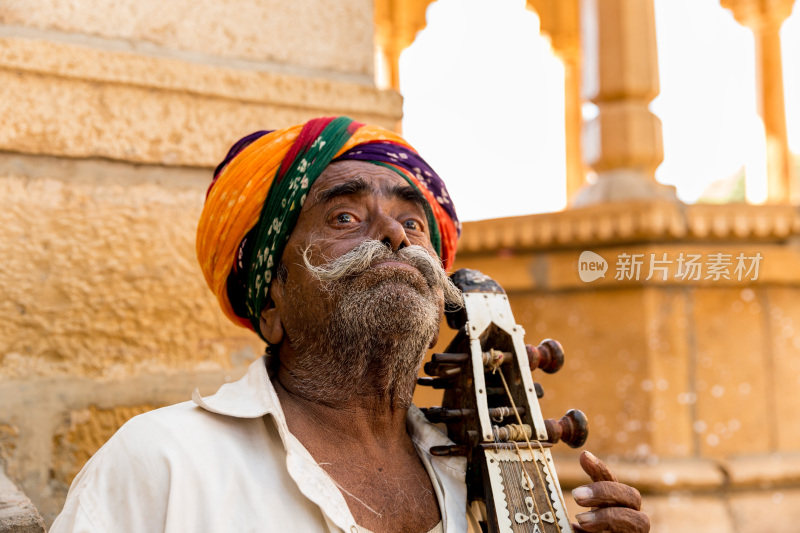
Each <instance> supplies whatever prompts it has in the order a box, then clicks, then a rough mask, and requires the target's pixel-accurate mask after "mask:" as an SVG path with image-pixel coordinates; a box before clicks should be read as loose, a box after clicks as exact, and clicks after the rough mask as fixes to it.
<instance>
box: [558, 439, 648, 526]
mask: <svg viewBox="0 0 800 533" xmlns="http://www.w3.org/2000/svg"><path fill="white" fill-rule="evenodd" d="M580 462H581V467H582V468H583V470H584V471H585V472H586V473H587V474H589V477H591V478H592V481H593V482H594V483H590V484H588V485H583V486H581V487H578V488H576V489H575V490H573V491H572V496H573V498H575V501H576V502H578V505H581V506H583V507H591V508H592V510H591V511H588V512H585V513H580V514H578V515H576V517H575V518H577V519H578V524H573V528H574V529H575V531H576V532H589V533H595V532H601V531H610V532H612V533H647V532H648V531H650V519H649V518H647V515H646V514H644V513H643V512H641V511H640V510H639V509H640V508H641V506H642V496H641V495H640V494H639V491H638V490H636V489H635V488H633V487H631V486H629V485H625V484H624V483H619V482H618V481H617V477H616V476H615V475H614V474H612V473H611V471H610V470H609V469H608V467H607V466H606V465H605V463H603V462H602V461H601V460H600V459H598V458H597V457H595V456H594V455H593V454H591V453H589V452H586V451H585V452H583V453H582V454H581V457H580Z"/></svg>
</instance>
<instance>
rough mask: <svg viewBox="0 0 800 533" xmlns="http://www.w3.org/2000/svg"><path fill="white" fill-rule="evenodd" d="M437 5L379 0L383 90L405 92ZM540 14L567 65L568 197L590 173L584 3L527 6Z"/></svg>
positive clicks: (538, 0) (531, 0) (541, 0)
mask: <svg viewBox="0 0 800 533" xmlns="http://www.w3.org/2000/svg"><path fill="white" fill-rule="evenodd" d="M433 1H434V0H375V45H376V55H377V56H378V61H380V63H381V66H382V68H378V69H377V76H378V79H377V83H378V85H379V86H381V87H390V88H392V89H395V90H399V88H400V76H399V61H400V54H401V53H402V52H403V50H405V49H406V48H407V47H408V46H410V45H411V44H412V43H413V42H414V39H415V38H416V36H417V34H418V33H419V32H420V31H421V30H422V29H424V28H425V26H426V24H427V21H426V12H427V9H428V6H429V5H430V4H432V3H433ZM526 7H527V8H528V9H530V10H532V11H534V12H536V13H537V15H538V16H539V20H540V27H541V30H540V31H541V33H542V34H543V35H544V36H545V37H547V38H548V39H549V41H550V44H551V46H552V48H553V51H554V53H555V54H556V56H557V57H558V58H559V59H560V60H561V61H562V62H563V64H564V90H565V117H564V120H565V133H566V158H567V161H566V170H567V197H571V196H572V195H573V194H574V193H575V192H576V191H577V190H578V189H579V188H580V187H581V186H582V185H583V183H584V181H585V176H586V167H585V165H584V163H583V157H582V154H581V128H582V115H581V106H582V103H583V102H582V100H581V77H580V71H581V41H580V5H579V0H527V2H526Z"/></svg>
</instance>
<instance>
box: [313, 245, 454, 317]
mask: <svg viewBox="0 0 800 533" xmlns="http://www.w3.org/2000/svg"><path fill="white" fill-rule="evenodd" d="M310 256H311V245H308V246H307V247H306V249H305V250H303V263H304V264H305V267H306V269H308V271H309V272H310V273H311V274H312V275H313V276H314V277H316V278H317V279H318V280H320V281H322V282H324V283H328V282H333V281H338V280H340V279H342V278H344V277H347V276H355V275H358V274H360V273H362V272H364V271H365V270H367V269H369V268H370V267H372V266H373V265H375V264H377V263H381V262H384V261H392V260H394V261H399V262H401V263H406V264H408V265H411V266H413V267H414V268H416V269H417V270H419V271H420V273H421V274H422V276H423V277H424V278H425V281H426V282H427V283H428V286H429V287H431V288H440V289H441V290H442V293H443V294H444V301H445V304H446V305H447V306H448V309H458V308H460V307H461V306H462V305H463V299H462V296H461V291H460V290H459V289H458V288H457V287H456V286H455V285H453V282H452V281H450V278H449V277H448V276H447V272H445V271H444V269H443V268H442V265H441V264H440V262H439V261H438V260H437V259H436V258H434V257H432V256H431V255H430V253H428V251H427V250H426V249H425V248H423V247H422V246H417V245H415V244H412V245H410V246H406V247H404V248H401V249H400V250H398V251H397V252H392V250H391V249H390V248H389V246H387V245H386V244H384V243H382V242H381V241H377V240H374V239H370V240H366V241H363V242H361V243H360V244H359V245H358V246H356V247H355V248H353V249H352V250H350V251H349V252H347V253H346V254H344V255H341V256H339V257H337V258H336V259H332V260H331V261H328V262H327V263H324V264H322V265H313V264H311V261H310Z"/></svg>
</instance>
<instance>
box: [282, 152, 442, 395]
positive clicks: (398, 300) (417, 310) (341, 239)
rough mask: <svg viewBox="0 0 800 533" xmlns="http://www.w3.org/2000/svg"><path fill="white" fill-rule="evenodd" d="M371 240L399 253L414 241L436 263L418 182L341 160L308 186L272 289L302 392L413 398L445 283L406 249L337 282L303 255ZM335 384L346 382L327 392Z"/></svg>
mask: <svg viewBox="0 0 800 533" xmlns="http://www.w3.org/2000/svg"><path fill="white" fill-rule="evenodd" d="M369 240H372V241H379V242H381V243H384V244H385V245H386V246H387V248H391V250H392V251H397V250H402V249H404V248H406V247H408V246H411V245H417V246H420V247H422V249H424V250H425V251H422V250H417V252H418V253H420V254H422V255H423V256H425V259H426V260H428V257H431V258H433V260H434V262H435V263H434V264H436V263H438V261H439V260H438V258H436V254H435V252H434V250H433V248H432V245H431V242H430V230H429V228H428V225H427V217H426V216H425V208H424V198H423V197H422V196H421V195H420V194H419V193H418V192H417V191H416V190H415V189H414V188H412V187H411V186H410V185H409V184H408V183H407V182H406V181H405V180H404V179H403V178H402V177H400V176H399V175H397V174H396V173H395V172H393V171H391V170H389V169H387V168H384V167H381V166H377V165H373V164H369V163H363V162H357V161H344V162H339V163H334V164H332V165H330V166H329V167H328V168H327V169H326V170H325V172H323V173H322V175H321V176H320V177H319V178H318V179H317V181H316V182H315V183H314V185H313V187H312V188H311V190H310V192H309V196H308V198H307V200H306V202H305V204H304V206H303V208H302V211H301V213H300V217H299V220H298V223H297V225H296V227H295V229H294V231H293V232H292V235H291V237H290V239H289V241H288V243H287V246H286V249H285V252H284V254H283V259H282V260H283V263H284V265H285V267H286V274H287V275H286V276H285V280H277V281H276V282H274V283H273V286H272V289H271V290H272V297H273V300H274V301H275V306H276V310H277V312H278V314H279V316H280V320H281V322H282V326H283V329H284V331H285V334H286V338H285V339H284V343H283V345H282V347H281V364H282V365H284V366H285V367H286V369H287V370H288V371H289V372H290V373H292V374H293V375H294V377H295V378H296V379H297V380H298V381H299V380H300V378H301V377H304V378H305V379H306V380H310V381H313V387H311V388H310V389H309V390H308V391H304V392H305V393H306V394H307V395H310V394H316V395H317V397H316V398H315V399H316V400H318V401H328V402H331V403H333V402H336V401H341V399H342V394H343V393H347V394H348V395H349V394H352V391H353V390H354V389H356V388H358V389H360V390H362V391H366V393H368V394H369V393H374V394H377V395H385V396H389V397H390V399H391V400H392V403H393V404H394V403H400V404H403V405H404V404H407V403H408V402H410V394H411V391H412V390H413V383H414V378H415V376H416V372H417V369H418V366H419V363H420V361H421V358H422V356H423V355H424V352H425V349H426V348H427V346H428V345H429V344H430V343H431V341H432V340H433V339H434V338H435V336H436V333H437V332H438V325H439V321H440V319H441V313H442V308H443V296H442V291H441V289H440V287H439V286H437V285H433V284H431V283H430V280H429V279H426V277H425V276H423V274H422V273H421V271H420V269H418V268H416V267H415V266H412V265H413V264H418V263H414V262H407V261H406V260H404V259H402V255H403V254H404V253H405V252H401V254H400V256H396V255H391V256H388V257H382V258H380V259H379V260H378V261H377V262H369V263H367V264H368V265H370V266H369V267H368V268H366V269H364V270H363V271H359V272H358V273H357V274H354V275H352V276H351V275H347V276H343V277H342V278H341V279H337V280H336V281H331V282H323V281H320V279H319V278H318V277H317V276H315V275H314V274H313V273H312V272H311V271H309V269H308V268H307V267H306V264H305V260H306V259H307V260H308V261H309V263H311V264H312V265H320V264H325V263H329V262H331V261H335V260H337V259H339V260H340V261H341V260H346V259H347V256H345V254H347V253H348V252H351V250H353V249H354V248H356V247H358V246H359V245H362V246H363V243H364V242H365V241H369ZM368 244H369V243H368ZM372 244H373V245H374V244H375V243H374V242H373V243H372ZM377 248H378V249H380V251H381V252H383V253H385V250H384V249H383V247H381V246H378V247H377ZM407 251H413V249H412V248H409V249H408V250H407ZM426 252H427V253H426ZM304 253H305V258H304ZM343 256H345V257H343ZM423 270H424V269H423ZM287 341H288V342H287ZM328 378H330V379H328ZM326 380H328V381H330V382H331V383H328V384H325V383H322V382H324V381H326ZM354 381H355V382H354ZM359 382H360V383H359ZM309 385H311V383H309ZM328 385H329V388H330V389H336V388H337V387H338V388H340V389H341V388H342V387H344V390H327V391H323V390H322V389H324V388H325V387H326V386H328ZM371 388H372V389H373V390H371Z"/></svg>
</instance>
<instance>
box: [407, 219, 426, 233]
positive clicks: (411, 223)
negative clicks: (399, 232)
mask: <svg viewBox="0 0 800 533" xmlns="http://www.w3.org/2000/svg"><path fill="white" fill-rule="evenodd" d="M403 227H404V228H405V229H410V230H412V231H422V224H420V223H419V222H417V221H416V220H413V219H410V220H406V221H405V222H403Z"/></svg>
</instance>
